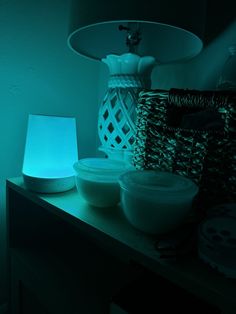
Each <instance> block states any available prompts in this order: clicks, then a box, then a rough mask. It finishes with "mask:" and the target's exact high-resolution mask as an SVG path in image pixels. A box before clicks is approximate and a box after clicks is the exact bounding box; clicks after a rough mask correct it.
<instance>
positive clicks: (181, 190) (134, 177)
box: [119, 170, 198, 197]
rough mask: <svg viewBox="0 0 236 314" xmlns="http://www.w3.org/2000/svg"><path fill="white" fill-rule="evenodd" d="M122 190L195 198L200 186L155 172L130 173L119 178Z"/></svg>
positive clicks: (178, 176) (174, 175)
mask: <svg viewBox="0 0 236 314" xmlns="http://www.w3.org/2000/svg"><path fill="white" fill-rule="evenodd" d="M119 184H120V186H121V188H122V189H125V190H128V191H130V192H134V193H141V194H145V195H146V196H147V195H150V196H152V197H153V196H157V195H163V196H168V197H171V196H175V197H178V196H179V197H183V196H184V197H188V196H189V197H193V196H194V195H196V194H197V192H198V186H197V185H196V184H195V183H194V182H193V181H192V180H190V179H188V178H185V177H183V176H180V175H176V174H173V173H170V172H162V171H155V170H141V171H128V172H126V173H124V174H122V175H121V176H120V178H119Z"/></svg>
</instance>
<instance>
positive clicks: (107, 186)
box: [74, 158, 131, 207]
mask: <svg viewBox="0 0 236 314" xmlns="http://www.w3.org/2000/svg"><path fill="white" fill-rule="evenodd" d="M130 167H131V166H130V164H128V163H125V162H122V161H117V160H110V159H108V158H85V159H80V160H79V161H78V162H76V163H75V164H74V169H75V171H76V176H75V179H76V186H77V189H78V191H79V193H80V194H81V196H82V197H83V198H84V199H85V200H86V201H87V202H88V203H89V204H90V205H92V206H96V207H112V206H116V205H117V204H118V203H119V202H120V186H119V183H118V178H119V176H120V175H121V174H122V173H123V172H125V171H127V170H129V169H130Z"/></svg>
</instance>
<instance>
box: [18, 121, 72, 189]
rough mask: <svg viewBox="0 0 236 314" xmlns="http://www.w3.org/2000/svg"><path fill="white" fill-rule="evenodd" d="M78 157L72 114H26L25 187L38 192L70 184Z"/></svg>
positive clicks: (61, 187) (67, 187) (64, 187)
mask: <svg viewBox="0 0 236 314" xmlns="http://www.w3.org/2000/svg"><path fill="white" fill-rule="evenodd" d="M77 160H78V150H77V137H76V120H75V118H73V117H56V116H45V115H29V119H28V129H27V136H26V143H25V153H24V162H23V170H22V172H23V177H24V181H25V184H26V187H27V188H29V189H30V190H33V191H36V192H41V193H55V192H62V191H66V190H69V189H71V188H73V187H74V186H75V179H74V169H73V164H74V163H75V162H76V161H77Z"/></svg>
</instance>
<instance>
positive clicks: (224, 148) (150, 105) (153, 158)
mask: <svg viewBox="0 0 236 314" xmlns="http://www.w3.org/2000/svg"><path fill="white" fill-rule="evenodd" d="M139 96H140V98H139V103H138V106H137V120H136V122H137V131H136V139H135V145H134V159H133V161H134V165H135V166H136V168H137V169H157V170H161V171H169V172H173V173H176V174H179V175H183V176H186V177H189V178H191V179H192V180H193V181H194V182H196V183H197V184H198V186H199V195H198V204H199V202H200V204H201V205H202V206H203V207H205V208H207V207H208V206H212V205H214V204H219V203H222V202H235V201H236V123H235V122H236V93H234V92H227V91H217V92H213V91H204V92H202V91H195V90H194V91H192V90H180V89H171V90H170V91H161V90H148V91H143V92H141V93H140V95H139ZM205 110H208V111H210V113H214V114H215V115H216V116H217V117H219V118H220V122H221V124H222V125H221V127H219V128H217V129H216V128H215V127H210V126H209V127H207V128H206V127H202V128H194V129H193V128H186V127H184V128H183V127H181V124H180V123H179V122H180V121H183V117H184V115H185V117H186V114H193V113H194V114H196V113H199V112H200V113H201V112H205ZM213 126H214V125H213Z"/></svg>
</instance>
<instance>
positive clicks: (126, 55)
mask: <svg viewBox="0 0 236 314" xmlns="http://www.w3.org/2000/svg"><path fill="white" fill-rule="evenodd" d="M204 19H205V1H204V0H200V1H189V0H179V1H176V0H147V1H144V2H141V1H137V0H120V1H116V2H115V1H109V0H100V1H93V0H81V1H78V0H77V1H76V0H75V1H74V2H73V4H72V14H71V25H70V31H69V36H68V45H69V47H70V48H71V49H72V50H73V51H74V52H76V53H78V54H79V55H82V56H85V57H88V58H91V59H95V60H100V61H102V62H104V63H105V64H107V65H108V67H109V71H110V78H109V82H108V90H107V93H106V95H105V98H104V100H103V102H102V104H101V106H100V109H99V115H98V135H99V138H100V141H101V147H100V148H99V149H100V150H101V151H103V152H105V154H106V155H107V156H108V157H109V158H113V159H123V160H131V159H132V150H133V144H134V140H135V119H136V104H137V102H138V94H139V92H140V90H142V89H145V88H150V87H151V72H152V69H153V68H154V66H156V65H162V64H168V63H172V62H180V61H185V60H188V59H190V58H192V57H194V56H196V55H197V54H198V53H199V52H200V51H201V49H202V47H203V43H202V36H203V29H204ZM91 88H92V87H91Z"/></svg>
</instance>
